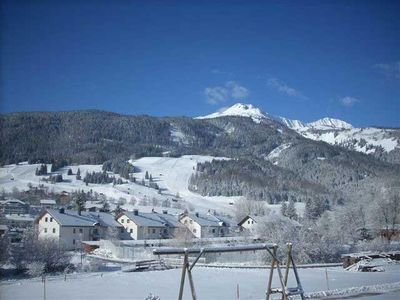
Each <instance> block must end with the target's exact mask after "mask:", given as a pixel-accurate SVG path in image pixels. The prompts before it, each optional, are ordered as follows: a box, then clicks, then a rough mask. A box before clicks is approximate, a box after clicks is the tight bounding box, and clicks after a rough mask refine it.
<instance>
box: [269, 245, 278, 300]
mask: <svg viewBox="0 0 400 300" xmlns="http://www.w3.org/2000/svg"><path fill="white" fill-rule="evenodd" d="M277 247H278V246H277V245H274V247H273V249H272V254H273V255H271V256H272V262H271V270H270V271H269V278H268V286H267V296H266V300H269V296H270V295H271V287H272V276H273V275H274V268H275V257H276V256H275V255H276V248H277ZM268 252H269V251H268Z"/></svg>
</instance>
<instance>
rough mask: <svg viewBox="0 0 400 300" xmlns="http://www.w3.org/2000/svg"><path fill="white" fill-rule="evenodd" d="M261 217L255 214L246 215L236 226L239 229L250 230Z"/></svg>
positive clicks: (259, 221)
mask: <svg viewBox="0 0 400 300" xmlns="http://www.w3.org/2000/svg"><path fill="white" fill-rule="evenodd" d="M261 221H262V217H261V216H257V215H247V216H246V217H244V218H243V219H242V220H241V221H240V222H239V223H238V226H239V228H240V231H244V230H248V231H252V230H254V229H255V227H256V226H257V223H261Z"/></svg>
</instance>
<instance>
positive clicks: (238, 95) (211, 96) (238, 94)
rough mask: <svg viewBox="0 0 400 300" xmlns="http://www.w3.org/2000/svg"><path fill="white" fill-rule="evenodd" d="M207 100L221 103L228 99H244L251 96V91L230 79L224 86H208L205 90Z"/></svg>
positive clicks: (211, 102)
mask: <svg viewBox="0 0 400 300" xmlns="http://www.w3.org/2000/svg"><path fill="white" fill-rule="evenodd" d="M204 95H205V96H206V98H207V102H208V103H210V104H221V103H224V102H227V101H228V100H243V99H246V98H248V97H249V95H250V91H249V90H248V89H247V88H246V87H244V86H242V85H240V84H238V83H237V82H235V81H228V82H227V83H226V84H225V85H224V86H214V87H208V88H206V89H205V90H204Z"/></svg>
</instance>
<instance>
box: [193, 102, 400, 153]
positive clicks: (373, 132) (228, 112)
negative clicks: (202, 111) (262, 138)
mask: <svg viewBox="0 0 400 300" xmlns="http://www.w3.org/2000/svg"><path fill="white" fill-rule="evenodd" d="M224 116H240V117H249V118H251V119H252V120H253V121H254V122H255V123H258V124H259V123H261V121H262V120H263V119H270V120H271V119H272V120H276V121H278V122H280V123H281V124H283V125H285V126H287V127H288V128H290V129H292V130H294V131H296V132H298V133H299V134H301V135H302V136H304V137H305V138H308V139H312V140H317V141H324V142H326V143H329V144H331V145H337V146H341V147H343V148H347V149H350V150H355V151H358V152H363V153H366V154H377V153H383V152H387V153H388V152H391V151H394V150H395V151H396V152H399V153H400V130H399V129H383V128H375V127H370V128H355V127H353V126H352V125H351V124H349V123H347V122H345V121H343V120H339V119H333V118H323V119H320V120H317V121H314V122H310V123H305V122H302V121H299V120H291V119H287V118H284V117H278V116H273V115H270V114H268V113H266V112H263V111H262V110H261V109H259V108H257V107H254V106H253V105H251V104H243V103H237V104H235V105H233V106H231V107H228V108H224V109H222V110H220V111H218V112H215V113H212V114H210V115H207V116H202V117H197V119H212V118H219V117H224Z"/></svg>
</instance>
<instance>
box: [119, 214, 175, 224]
mask: <svg viewBox="0 0 400 300" xmlns="http://www.w3.org/2000/svg"><path fill="white" fill-rule="evenodd" d="M122 214H125V215H126V216H127V217H128V218H129V219H131V220H132V222H134V223H135V224H136V225H139V226H146V227H180V226H181V224H180V223H179V221H178V218H177V217H175V216H174V215H171V214H159V213H157V212H151V213H143V212H138V214H137V215H135V214H134V213H133V212H124V213H122Z"/></svg>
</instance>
